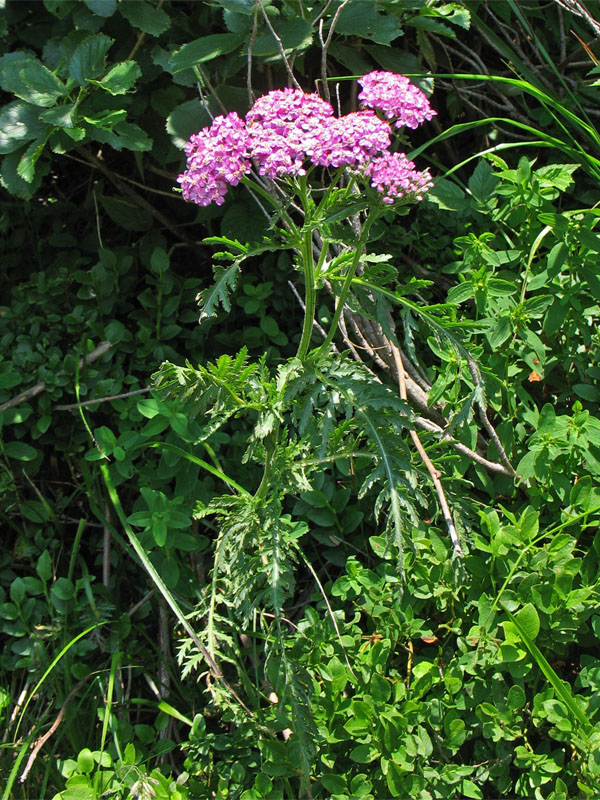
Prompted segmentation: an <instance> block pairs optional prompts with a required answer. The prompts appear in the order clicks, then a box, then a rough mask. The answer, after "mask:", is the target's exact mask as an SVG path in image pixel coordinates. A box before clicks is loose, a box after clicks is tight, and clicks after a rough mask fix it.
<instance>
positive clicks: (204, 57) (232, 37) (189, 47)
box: [169, 33, 246, 75]
mask: <svg viewBox="0 0 600 800" xmlns="http://www.w3.org/2000/svg"><path fill="white" fill-rule="evenodd" d="M245 38H246V36H245V34H240V33H214V34H212V35H210V36H203V37H202V38H201V39H194V41H193V42H188V43H187V44H184V45H183V47H180V48H179V50H176V51H175V52H174V53H173V55H172V56H171V58H170V59H169V66H170V69H171V72H172V73H173V75H175V74H177V73H178V72H181V71H182V70H184V69H189V68H190V67H194V66H196V64H203V63H204V62H205V61H212V59H213V58H217V57H218V56H222V55H224V54H225V53H231V51H232V50H235V49H236V47H238V46H239V45H240V44H242V42H243V41H244V39H245Z"/></svg>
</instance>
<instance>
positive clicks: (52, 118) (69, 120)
mask: <svg viewBox="0 0 600 800" xmlns="http://www.w3.org/2000/svg"><path fill="white" fill-rule="evenodd" d="M75 108H76V106H75V103H65V104H64V105H60V106H55V107H54V108H48V109H46V111H42V113H41V114H40V119H43V120H44V122H48V123H50V125H55V126H56V127H57V128H73V127H74V126H75Z"/></svg>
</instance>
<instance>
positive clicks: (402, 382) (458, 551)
mask: <svg viewBox="0 0 600 800" xmlns="http://www.w3.org/2000/svg"><path fill="white" fill-rule="evenodd" d="M389 345H390V348H391V350H392V353H393V355H394V361H395V363H396V370H397V372H398V383H399V388H400V397H401V398H402V399H403V400H407V399H408V398H407V394H406V373H405V372H404V365H403V364H402V358H401V357H400V353H399V351H398V348H397V347H396V346H395V344H394V343H393V342H391V341H390V342H389ZM409 434H410V438H411V439H412V440H413V443H414V445H415V447H416V448H417V451H418V453H419V455H420V456H421V459H422V461H423V463H424V464H425V466H426V468H427V471H428V472H429V475H430V476H431V480H432V482H433V485H434V487H435V491H436V494H437V496H438V500H439V503H440V507H441V509H442V513H443V515H444V519H445V520H446V527H447V528H448V533H449V534H450V540H451V541H452V547H453V549H454V555H455V556H458V557H459V558H460V557H462V555H463V551H462V547H461V546H460V541H459V538H458V533H457V531H456V527H455V525H454V520H453V519H452V514H451V513H450V507H449V505H448V501H447V499H446V493H445V492H444V487H443V486H442V482H441V481H440V473H439V472H438V471H437V469H436V468H435V467H434V465H433V463H432V461H431V459H430V458H429V456H428V455H427V453H426V452H425V448H424V447H423V444H422V442H421V440H420V439H419V434H418V433H417V432H416V431H415V430H412V429H411V430H409Z"/></svg>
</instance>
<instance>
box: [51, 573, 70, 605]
mask: <svg viewBox="0 0 600 800" xmlns="http://www.w3.org/2000/svg"><path fill="white" fill-rule="evenodd" d="M51 592H52V594H53V595H54V596H55V597H58V598H59V600H70V599H71V597H73V595H74V594H75V587H74V586H73V582H72V581H70V580H69V579H68V578H57V579H56V581H55V582H54V583H53V584H52V589H51Z"/></svg>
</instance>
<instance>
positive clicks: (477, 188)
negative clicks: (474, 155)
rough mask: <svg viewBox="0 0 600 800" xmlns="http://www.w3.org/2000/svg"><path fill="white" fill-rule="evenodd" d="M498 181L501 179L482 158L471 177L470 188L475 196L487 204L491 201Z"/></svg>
mask: <svg viewBox="0 0 600 800" xmlns="http://www.w3.org/2000/svg"><path fill="white" fill-rule="evenodd" d="M498 182H499V179H498V178H497V177H496V175H495V174H494V172H493V170H492V167H491V165H490V164H489V163H488V162H487V161H485V160H483V159H482V160H481V161H480V162H479V164H477V166H476V167H475V170H474V171H473V174H472V175H471V178H470V179H469V189H470V190H471V194H472V195H473V197H474V198H475V199H476V200H478V201H479V202H480V203H482V204H483V205H485V204H487V203H488V202H489V200H490V197H491V195H492V193H493V191H494V189H495V188H496V186H497V184H498Z"/></svg>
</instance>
